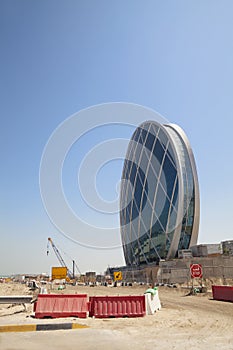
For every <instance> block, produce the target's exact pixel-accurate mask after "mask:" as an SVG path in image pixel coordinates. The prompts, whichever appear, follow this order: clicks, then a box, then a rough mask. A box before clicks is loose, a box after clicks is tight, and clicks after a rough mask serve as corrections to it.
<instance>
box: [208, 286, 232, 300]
mask: <svg viewBox="0 0 233 350" xmlns="http://www.w3.org/2000/svg"><path fill="white" fill-rule="evenodd" d="M212 292H213V298H214V299H215V300H222V301H231V302H233V286H212Z"/></svg>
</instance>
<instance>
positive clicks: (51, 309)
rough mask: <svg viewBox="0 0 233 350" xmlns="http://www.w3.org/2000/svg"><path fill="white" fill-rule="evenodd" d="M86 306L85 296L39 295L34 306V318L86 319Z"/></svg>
mask: <svg viewBox="0 0 233 350" xmlns="http://www.w3.org/2000/svg"><path fill="white" fill-rule="evenodd" d="M88 304H89V303H88V301H87V294H62V295H57V294H39V295H38V299H37V301H36V302H35V304H34V312H35V318H44V317H50V318H56V317H79V318H86V317H87V315H88Z"/></svg>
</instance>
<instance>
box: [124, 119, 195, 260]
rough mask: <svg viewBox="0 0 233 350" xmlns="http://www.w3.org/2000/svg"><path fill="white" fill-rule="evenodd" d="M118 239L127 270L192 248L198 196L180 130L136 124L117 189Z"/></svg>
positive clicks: (191, 160)
mask: <svg viewBox="0 0 233 350" xmlns="http://www.w3.org/2000/svg"><path fill="white" fill-rule="evenodd" d="M120 206H121V209H120V223H121V237H122V243H123V249H124V255H125V260H126V264H127V265H140V264H149V263H152V262H157V261H159V260H161V259H167V258H171V257H176V255H177V252H178V250H179V249H188V248H189V246H190V244H192V245H194V244H196V242H197V235H198V226H199V190H198V182H197V174H196V168H195V162H194V157H193V154H192V150H191V148H190V145H189V142H188V140H187V137H186V135H185V134H184V132H183V130H182V129H181V128H179V127H178V126H176V125H173V124H169V125H161V124H159V123H157V122H154V121H148V122H144V123H143V124H141V125H140V126H139V127H138V128H137V129H136V130H135V132H134V134H133V136H132V138H131V140H130V142H129V146H128V150H127V154H126V158H125V162H124V167H123V173H122V185H121V199H120Z"/></svg>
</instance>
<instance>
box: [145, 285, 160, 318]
mask: <svg viewBox="0 0 233 350" xmlns="http://www.w3.org/2000/svg"><path fill="white" fill-rule="evenodd" d="M152 291H153V292H152ZM145 299H146V314H147V315H153V314H154V313H155V312H156V311H157V310H160V309H161V303H160V299H159V292H158V290H157V289H148V290H147V291H146V293H145Z"/></svg>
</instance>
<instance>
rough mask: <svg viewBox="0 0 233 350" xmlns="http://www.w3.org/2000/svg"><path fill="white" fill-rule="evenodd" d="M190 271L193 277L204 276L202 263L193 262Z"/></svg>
mask: <svg viewBox="0 0 233 350" xmlns="http://www.w3.org/2000/svg"><path fill="white" fill-rule="evenodd" d="M190 272H191V277H192V278H202V266H201V264H191V265H190Z"/></svg>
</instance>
